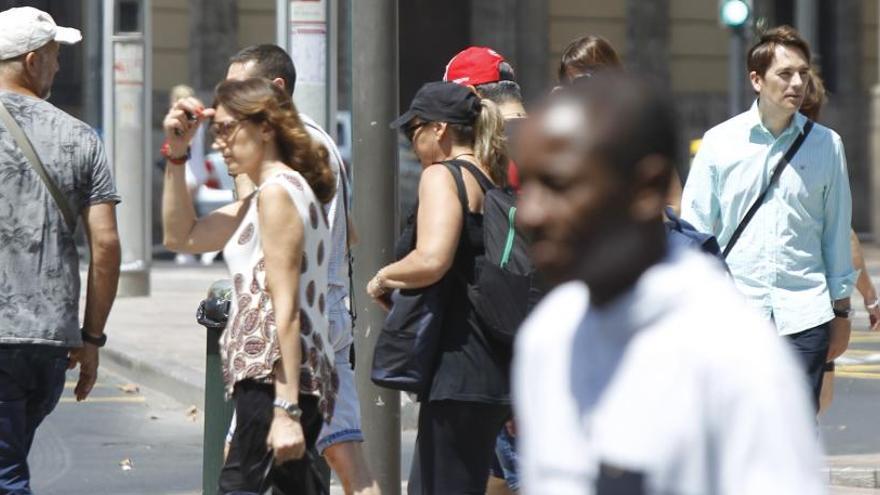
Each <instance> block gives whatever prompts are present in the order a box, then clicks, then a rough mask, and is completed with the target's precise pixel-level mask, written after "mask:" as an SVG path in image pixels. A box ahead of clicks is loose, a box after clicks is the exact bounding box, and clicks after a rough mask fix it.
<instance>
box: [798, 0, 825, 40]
mask: <svg viewBox="0 0 880 495" xmlns="http://www.w3.org/2000/svg"><path fill="white" fill-rule="evenodd" d="M818 8H819V5H818V4H817V3H816V0H797V3H796V4H795V9H794V24H795V27H796V28H797V30H798V32H799V33H800V34H801V37H802V38H803V39H804V40H805V41H806V42H807V43H808V44H809V45H810V48H811V49H812V50H813V51H814V52H815V53H818V48H819V38H818V36H817V35H816V27H817V23H816V20H817V19H818V15H817V14H818Z"/></svg>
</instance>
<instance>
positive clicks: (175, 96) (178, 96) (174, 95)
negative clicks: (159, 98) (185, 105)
mask: <svg viewBox="0 0 880 495" xmlns="http://www.w3.org/2000/svg"><path fill="white" fill-rule="evenodd" d="M195 94H196V91H195V90H194V89H192V87H190V86H187V85H186V84H178V85H177V86H174V87H173V88H171V91H169V92H168V99H169V100H171V104H172V105H174V104H175V103H177V101H178V100H182V99H184V98H189V97H190V96H195Z"/></svg>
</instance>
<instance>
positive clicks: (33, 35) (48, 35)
mask: <svg viewBox="0 0 880 495" xmlns="http://www.w3.org/2000/svg"><path fill="white" fill-rule="evenodd" d="M50 41H57V42H58V43H62V44H65V45H73V44H76V43H79V42H80V41H82V33H80V32H79V29H74V28H69V27H60V26H58V25H56V24H55V20H54V19H52V16H51V15H49V14H47V13H45V12H43V11H42V10H39V9H35V8H33V7H16V8H13V9H9V10H4V11H3V12H0V60H7V59H10V58H15V57H17V56H19V55H22V54H24V53H28V52H32V51H34V50H36V49H38V48H40V47H42V46H43V45H45V44H46V43H48V42H50Z"/></svg>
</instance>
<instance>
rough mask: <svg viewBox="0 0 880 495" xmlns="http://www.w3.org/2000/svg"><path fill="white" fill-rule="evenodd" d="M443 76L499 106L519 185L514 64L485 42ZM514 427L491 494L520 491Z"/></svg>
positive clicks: (512, 179) (521, 116)
mask: <svg viewBox="0 0 880 495" xmlns="http://www.w3.org/2000/svg"><path fill="white" fill-rule="evenodd" d="M443 80H444V81H448V82H454V83H457V84H462V85H466V86H469V87H471V88H473V90H474V91H475V92H476V93H477V94H478V95H480V97H482V98H486V99H489V100H492V101H493V102H494V103H495V104H496V105H497V106H498V109H499V110H500V112H501V115H502V117H503V118H504V132H505V134H506V137H507V153H508V156H509V157H510V160H509V162H508V165H507V183H508V185H510V186H511V187H513V188H514V189H518V188H519V173H518V170H517V166H516V159H515V158H514V157H512V156H511V155H510V154H511V153H512V152H513V151H515V148H516V146H514V145H513V142H514V140H515V139H516V132H517V130H518V129H519V126H520V124H521V123H523V122H524V121H525V119H526V110H525V107H524V106H523V101H522V90H521V88H520V86H519V84H518V83H517V82H516V77H515V73H514V70H513V67H511V65H510V64H509V63H508V62H507V61H506V60H505V59H504V57H503V56H502V55H501V54H500V53H498V52H496V51H495V50H493V49H491V48H487V47H484V46H471V47H468V48H466V49H464V50H462V51H460V52H458V53H457V54H456V55H455V56H454V57H452V59H451V60H449V63H448V64H446V71H445V72H444V74H443ZM514 430H515V428H514V425H513V420H510V421H509V422H508V424H507V425H505V427H504V428H502V429H501V431H500V432H499V433H498V438H497V440H496V444H495V459H494V460H493V463H492V470H491V476H490V477H489V484H488V486H487V493H488V494H489V495H503V494H506V493H511V492H513V493H516V492H518V491H519V476H518V474H517V472H518V469H517V453H516V440H515V437H514V434H513V432H514Z"/></svg>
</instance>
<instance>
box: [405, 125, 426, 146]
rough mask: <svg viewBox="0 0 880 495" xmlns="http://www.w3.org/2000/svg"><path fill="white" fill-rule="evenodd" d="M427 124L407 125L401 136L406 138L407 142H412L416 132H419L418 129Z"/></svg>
mask: <svg viewBox="0 0 880 495" xmlns="http://www.w3.org/2000/svg"><path fill="white" fill-rule="evenodd" d="M427 124H428V122H419V123H416V124H407V125H406V127H404V128H403V135H404V136H406V139H407V141H409V142H412V140H413V138H415V137H416V131H417V130H419V128H420V127H423V126H425V125H427Z"/></svg>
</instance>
